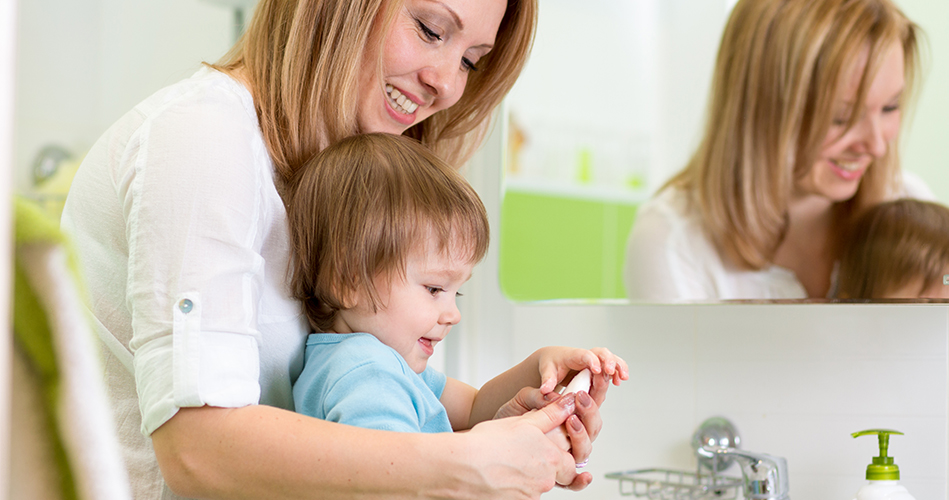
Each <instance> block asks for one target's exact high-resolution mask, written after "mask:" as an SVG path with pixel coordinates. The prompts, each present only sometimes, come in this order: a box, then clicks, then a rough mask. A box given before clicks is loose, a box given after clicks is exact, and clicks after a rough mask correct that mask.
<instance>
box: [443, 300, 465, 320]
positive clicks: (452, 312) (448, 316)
mask: <svg viewBox="0 0 949 500" xmlns="http://www.w3.org/2000/svg"><path fill="white" fill-rule="evenodd" d="M459 321H461V311H459V310H458V304H457V303H455V300H454V299H452V301H451V304H449V305H448V307H447V308H446V309H445V310H444V311H443V312H442V316H441V318H439V322H440V323H441V324H443V325H457V324H458V322H459Z"/></svg>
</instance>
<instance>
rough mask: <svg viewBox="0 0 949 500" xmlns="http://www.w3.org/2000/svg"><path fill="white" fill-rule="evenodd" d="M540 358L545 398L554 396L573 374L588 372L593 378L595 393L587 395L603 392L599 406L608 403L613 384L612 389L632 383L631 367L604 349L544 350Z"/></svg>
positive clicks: (540, 352) (546, 348) (565, 348)
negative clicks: (558, 386)
mask: <svg viewBox="0 0 949 500" xmlns="http://www.w3.org/2000/svg"><path fill="white" fill-rule="evenodd" d="M537 354H538V359H537V368H538V370H539V371H540V380H541V384H540V391H541V393H543V394H547V393H550V392H552V391H553V390H554V388H555V387H556V386H557V384H558V383H559V382H560V381H562V380H564V378H565V377H566V376H567V375H568V374H569V373H570V372H571V371H580V370H583V369H584V368H589V369H590V373H591V374H592V375H593V389H591V390H590V391H588V392H594V390H595V392H596V393H600V392H601V390H602V396H601V397H600V399H599V400H598V401H597V404H599V403H601V402H602V401H603V399H605V393H606V389H607V388H608V387H609V382H610V381H612V382H613V385H619V384H620V382H621V381H623V380H628V379H629V367H628V366H627V365H626V361H623V358H620V357H619V356H617V355H615V354H613V353H612V352H610V350H609V349H606V348H605V347H597V348H594V349H589V350H588V349H576V348H572V347H544V348H541V349H539V350H538V351H537ZM597 379H602V381H605V382H606V383H605V384H604V383H603V382H600V383H597V382H598V380H597ZM598 395H599V394H598ZM594 399H597V398H594Z"/></svg>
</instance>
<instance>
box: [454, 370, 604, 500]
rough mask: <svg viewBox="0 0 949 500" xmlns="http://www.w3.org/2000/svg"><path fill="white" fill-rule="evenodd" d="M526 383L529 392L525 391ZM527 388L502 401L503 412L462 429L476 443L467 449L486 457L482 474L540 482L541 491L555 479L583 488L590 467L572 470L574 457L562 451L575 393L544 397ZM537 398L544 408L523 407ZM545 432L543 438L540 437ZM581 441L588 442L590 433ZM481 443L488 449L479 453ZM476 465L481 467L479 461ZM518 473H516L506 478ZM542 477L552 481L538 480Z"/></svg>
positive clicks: (531, 483)
mask: <svg viewBox="0 0 949 500" xmlns="http://www.w3.org/2000/svg"><path fill="white" fill-rule="evenodd" d="M528 389H529V390H530V391H533V393H529V392H527V391H528ZM528 389H525V390H524V391H521V392H519V393H518V396H517V397H515V398H514V400H512V401H511V403H510V404H509V405H506V406H505V409H503V410H505V411H504V413H503V415H502V412H499V413H498V414H499V418H498V419H497V420H489V421H486V422H482V423H480V424H478V425H476V426H474V427H473V428H472V429H471V431H469V432H467V433H465V434H464V435H466V436H468V437H472V438H475V439H474V440H473V443H477V444H474V445H473V446H476V447H478V450H477V451H475V450H473V451H472V455H473V456H485V457H490V459H491V462H490V463H488V464H487V466H488V468H487V474H486V476H487V477H490V478H496V479H498V480H500V481H503V482H505V483H508V484H515V485H516V484H521V485H523V487H525V488H529V489H536V487H537V486H536V485H537V484H540V485H541V489H542V490H543V491H548V490H550V489H552V488H553V487H554V485H555V484H556V485H559V486H564V485H568V486H566V487H569V488H570V489H573V490H581V489H583V488H585V487H586V486H587V485H589V484H590V481H592V479H593V476H592V475H591V474H590V473H584V474H577V470H576V461H575V458H574V456H573V455H571V454H570V453H569V452H568V451H567V450H568V449H569V447H570V442H569V441H568V439H567V438H566V437H564V436H563V431H562V429H563V428H564V422H565V421H566V420H569V419H575V418H576V415H575V414H576V411H577V409H576V407H575V397H574V396H573V395H570V396H564V397H558V398H557V399H556V400H555V401H552V402H548V401H545V400H544V398H543V395H540V392H539V391H538V390H537V389H530V388H528ZM538 396H539V397H538ZM515 400H517V401H515ZM537 404H542V405H543V408H542V409H530V410H527V408H528V407H529V406H535V405H537ZM538 430H539V431H540V432H538ZM456 435H458V434H457V433H456ZM545 435H546V436H547V438H548V439H544V436H545ZM538 438H540V439H538ZM586 441H587V443H589V439H587V440H586ZM484 445H487V446H490V447H492V450H490V453H480V451H481V447H482V446H484ZM475 465H476V466H478V468H479V469H481V470H485V469H483V468H482V467H481V464H475ZM517 476H520V479H517V480H512V481H507V480H506V479H505V478H515V477H517ZM543 479H546V480H547V481H550V480H551V479H554V481H552V482H549V483H546V484H545V483H543V482H542V481H541V483H538V482H537V481H538V480H543ZM502 489H503V488H502ZM496 495H497V492H495V493H492V494H491V495H489V496H490V497H491V498H495V497H496ZM532 498H533V497H532Z"/></svg>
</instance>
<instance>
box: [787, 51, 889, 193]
mask: <svg viewBox="0 0 949 500" xmlns="http://www.w3.org/2000/svg"><path fill="white" fill-rule="evenodd" d="M867 57H868V51H865V52H864V54H863V56H862V60H861V61H859V62H858V64H856V65H855V68H854V71H853V73H852V74H851V75H850V78H849V82H847V83H848V84H847V87H845V88H844V92H843V97H842V99H841V100H840V101H839V102H838V103H837V104H836V109H835V110H834V121H833V124H832V125H831V127H830V130H828V132H827V138H826V139H825V142H824V146H823V149H822V150H821V153H820V156H819V158H818V160H817V163H815V164H814V166H813V167H811V169H810V171H809V172H808V173H807V175H806V176H805V177H804V178H803V179H800V180H799V181H798V182H797V190H798V193H797V194H798V196H809V195H818V196H823V197H825V198H828V199H829V200H831V201H834V202H840V201H846V200H849V199H850V198H852V197H853V196H854V194H856V192H857V188H858V187H859V186H860V179H861V178H862V177H863V174H864V172H866V170H867V167H869V166H870V163H871V162H873V160H874V159H876V158H880V157H882V156H883V155H884V154H886V151H887V149H888V148H889V146H890V142H892V141H893V139H894V138H895V137H896V135H897V134H898V133H899V129H900V96H901V94H902V93H903V84H904V78H903V71H904V68H903V48H902V46H900V45H899V44H894V45H893V46H892V47H891V48H890V49H889V51H888V52H887V55H886V57H885V58H884V60H883V65H882V66H881V67H880V69H879V71H878V72H877V74H876V76H875V77H874V78H873V81H872V82H871V83H870V88H869V91H868V92H867V98H866V101H865V102H863V103H855V102H854V98H855V96H856V94H857V90H858V87H859V85H860V77H861V75H862V74H863V71H864V68H865V67H866V62H867ZM854 106H857V107H858V109H857V110H856V111H857V116H858V118H857V122H856V123H855V124H854V126H853V127H852V128H851V129H849V130H846V129H845V127H846V124H847V121H848V118H849V117H850V113H851V109H853V107H854Z"/></svg>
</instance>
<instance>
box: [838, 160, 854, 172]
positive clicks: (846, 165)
mask: <svg viewBox="0 0 949 500" xmlns="http://www.w3.org/2000/svg"><path fill="white" fill-rule="evenodd" d="M832 161H833V162H834V165H837V166H838V167H840V168H841V169H843V170H846V171H847V172H856V171H857V170H860V163H859V162H846V161H840V160H832Z"/></svg>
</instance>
